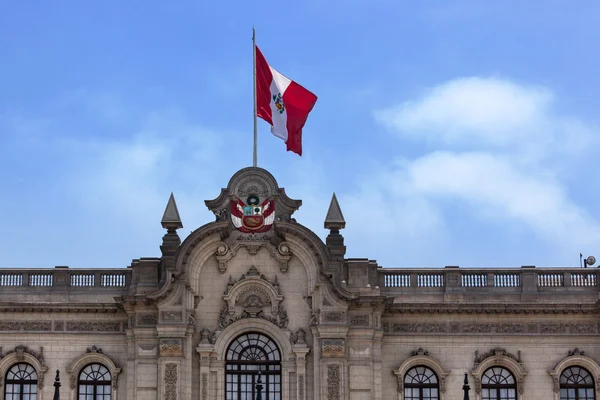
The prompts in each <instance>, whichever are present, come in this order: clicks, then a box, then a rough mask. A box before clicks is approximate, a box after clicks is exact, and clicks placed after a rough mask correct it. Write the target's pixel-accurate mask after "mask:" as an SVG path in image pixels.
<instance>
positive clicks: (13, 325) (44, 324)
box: [0, 321, 52, 332]
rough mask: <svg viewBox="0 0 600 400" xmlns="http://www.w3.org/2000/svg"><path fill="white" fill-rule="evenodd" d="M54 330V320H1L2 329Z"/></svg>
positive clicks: (0, 329)
mask: <svg viewBox="0 0 600 400" xmlns="http://www.w3.org/2000/svg"><path fill="white" fill-rule="evenodd" d="M51 330H52V321H0V331H2V332H5V331H36V332H47V331H51Z"/></svg>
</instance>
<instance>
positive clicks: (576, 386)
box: [559, 365, 596, 400]
mask: <svg viewBox="0 0 600 400" xmlns="http://www.w3.org/2000/svg"><path fill="white" fill-rule="evenodd" d="M573 368H579V369H580V370H583V371H585V372H586V373H587V374H588V376H589V377H590V378H591V381H592V383H589V384H585V383H582V384H577V383H575V384H573V383H562V382H560V380H561V379H562V377H563V375H564V374H565V372H566V371H569V370H571V369H573ZM562 389H575V398H574V399H573V400H580V398H579V389H592V394H593V395H594V397H593V399H591V400H596V383H595V382H594V375H593V374H592V373H591V372H590V371H588V370H587V369H586V368H584V367H582V366H579V365H570V366H568V367H566V368H564V369H563V370H562V371H561V373H560V377H559V397H560V398H562V395H561V394H560V391H561V390H562ZM567 397H568V395H567ZM585 400H588V399H587V395H586V399H585Z"/></svg>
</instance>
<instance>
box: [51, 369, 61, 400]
mask: <svg viewBox="0 0 600 400" xmlns="http://www.w3.org/2000/svg"><path fill="white" fill-rule="evenodd" d="M59 387H60V372H59V371H58V370H56V378H55V379H54V397H53V399H52V400H60V391H59V389H58V388H59Z"/></svg>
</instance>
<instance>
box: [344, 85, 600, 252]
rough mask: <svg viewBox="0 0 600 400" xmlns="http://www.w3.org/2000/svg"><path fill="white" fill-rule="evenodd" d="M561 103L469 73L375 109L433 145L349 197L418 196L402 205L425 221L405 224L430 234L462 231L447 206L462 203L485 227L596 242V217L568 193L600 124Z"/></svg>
mask: <svg viewBox="0 0 600 400" xmlns="http://www.w3.org/2000/svg"><path fill="white" fill-rule="evenodd" d="M555 105H556V99H555V96H554V94H553V93H552V92H551V91H550V90H549V89H547V88H543V87H533V86H525V85H519V84H517V83H515V82H512V81H509V80H500V79H496V78H490V79H486V78H479V77H472V78H461V79H455V80H452V81H449V82H447V83H443V84H441V85H439V86H437V87H434V88H433V89H431V90H429V91H428V92H427V93H426V94H425V95H424V96H423V97H422V98H419V99H417V100H411V101H405V102H403V103H401V104H399V105H396V106H393V107H390V108H387V109H384V110H377V111H376V112H375V117H376V120H377V121H378V122H380V123H381V124H383V125H385V126H386V127H388V128H389V129H390V130H392V131H393V132H395V133H396V134H398V135H399V137H400V138H401V139H411V140H421V141H426V142H428V143H429V144H430V145H431V147H435V150H434V151H432V152H430V153H427V154H425V155H422V156H420V157H416V158H410V159H402V160H401V162H399V163H397V164H396V165H395V166H393V167H391V168H384V169H381V170H379V172H378V173H377V175H378V178H376V177H375V176H374V175H375V174H374V175H372V176H370V177H369V178H368V183H367V180H366V181H365V182H366V183H367V184H368V185H370V189H369V192H368V193H367V192H365V193H361V194H357V195H354V196H351V198H352V197H353V199H352V200H350V201H349V202H348V204H349V205H350V206H351V207H353V208H356V207H357V205H358V204H364V203H365V202H366V201H368V199H370V198H377V196H383V197H384V198H388V199H389V198H391V199H394V201H396V202H400V204H418V205H419V206H417V207H415V206H412V207H410V208H409V209H407V210H405V211H406V212H409V213H410V214H411V216H412V218H413V219H414V221H417V222H419V221H425V223H424V224H419V223H416V224H414V225H413V226H410V225H409V226H408V228H413V229H417V231H418V232H420V233H421V235H422V237H425V236H426V235H427V232H430V233H436V234H439V232H440V230H443V229H444V228H445V229H448V231H449V232H458V231H459V227H452V226H447V224H446V222H447V221H449V220H452V215H449V214H444V213H445V212H446V211H445V210H446V209H447V207H445V206H446V205H447V204H452V203H455V202H459V204H462V205H463V206H464V207H466V208H467V209H468V210H470V211H469V213H470V214H471V215H472V216H473V217H474V218H476V219H478V220H479V223H480V224H481V225H482V226H488V227H489V229H495V230H502V229H503V228H504V227H506V226H508V225H509V224H510V225H511V226H514V225H517V226H521V227H526V228H527V229H528V230H529V231H530V232H532V233H533V234H534V235H535V237H539V238H542V240H543V241H546V242H547V243H549V244H553V245H555V246H556V247H557V248H559V247H562V248H568V249H570V250H569V251H572V249H573V248H580V247H578V246H583V247H586V246H587V247H589V246H597V243H599V242H600V224H599V223H598V221H597V219H596V218H595V216H594V215H592V214H591V213H590V212H589V211H588V210H586V207H585V206H583V205H580V204H577V203H576V202H575V201H574V200H573V199H572V198H571V196H570V193H569V183H570V182H571V181H572V179H573V178H574V177H573V176H570V175H569V171H570V167H572V166H573V165H575V164H576V163H578V162H579V161H580V160H581V159H582V157H584V155H585V154H590V153H589V152H590V151H591V150H592V149H593V146H592V144H594V143H595V140H596V139H595V137H597V136H598V129H597V128H595V127H594V126H592V125H590V124H589V123H586V122H585V121H583V120H581V119H578V118H575V117H572V116H564V115H561V114H560V113H558V112H557V111H556V110H555ZM590 177H593V175H590ZM595 180H596V181H597V179H595ZM373 193H377V194H378V195H375V196H374V194H373ZM388 202H389V201H388ZM381 223H382V224H383V226H385V223H383V222H381ZM388 227H389V229H387V230H386V233H387V234H392V235H396V236H397V235H399V234H402V232H403V231H405V229H406V227H405V226H402V225H394V224H388ZM394 228H395V229H394Z"/></svg>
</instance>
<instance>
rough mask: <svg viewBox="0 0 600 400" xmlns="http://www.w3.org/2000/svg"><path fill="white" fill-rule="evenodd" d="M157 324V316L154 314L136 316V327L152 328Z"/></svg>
mask: <svg viewBox="0 0 600 400" xmlns="http://www.w3.org/2000/svg"><path fill="white" fill-rule="evenodd" d="M157 323H158V315H157V314H156V313H151V314H146V313H144V314H138V315H137V322H136V325H137V326H154V325H156V324H157Z"/></svg>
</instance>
